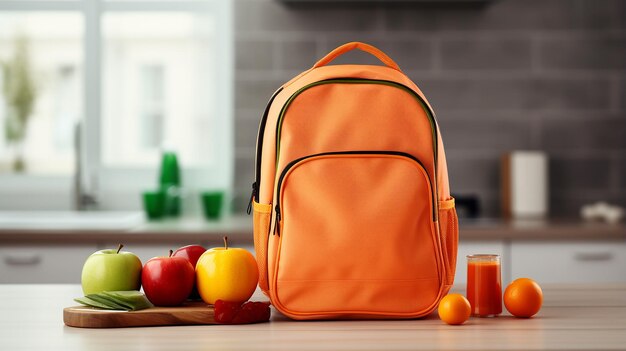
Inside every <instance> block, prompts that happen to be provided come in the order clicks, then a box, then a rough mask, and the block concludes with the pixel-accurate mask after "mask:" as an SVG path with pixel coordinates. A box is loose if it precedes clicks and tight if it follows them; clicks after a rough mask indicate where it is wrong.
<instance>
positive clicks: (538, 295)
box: [504, 278, 543, 318]
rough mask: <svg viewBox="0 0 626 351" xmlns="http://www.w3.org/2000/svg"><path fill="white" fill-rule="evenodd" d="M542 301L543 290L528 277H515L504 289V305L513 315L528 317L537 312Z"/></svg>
mask: <svg viewBox="0 0 626 351" xmlns="http://www.w3.org/2000/svg"><path fill="white" fill-rule="evenodd" d="M542 303H543V292H542V291H541V287H540V286H539V284H537V282H535V281H534V280H532V279H529V278H519V279H515V280H514V281H513V282H511V284H509V286H507V287H506V290H505V291H504V306H506V309H507V311H509V313H511V314H512V315H514V316H515V317H522V318H529V317H532V316H534V315H535V314H537V312H539V310H540V309H541V304H542Z"/></svg>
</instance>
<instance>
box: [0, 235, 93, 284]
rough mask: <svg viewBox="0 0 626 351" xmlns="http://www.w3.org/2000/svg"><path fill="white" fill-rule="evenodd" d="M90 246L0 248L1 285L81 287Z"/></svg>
mask: <svg viewBox="0 0 626 351" xmlns="http://www.w3.org/2000/svg"><path fill="white" fill-rule="evenodd" d="M96 250H97V246H96V244H93V245H89V244H85V245H54V246H32V245H6V246H2V247H0V283H80V275H81V272H82V269H83V263H84V262H85V259H87V257H89V255H91V254H92V253H93V252H94V251H96Z"/></svg>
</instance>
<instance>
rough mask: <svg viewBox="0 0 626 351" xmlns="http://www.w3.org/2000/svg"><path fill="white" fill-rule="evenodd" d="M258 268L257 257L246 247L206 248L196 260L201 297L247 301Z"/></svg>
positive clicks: (205, 300) (210, 302) (197, 281)
mask: <svg viewBox="0 0 626 351" xmlns="http://www.w3.org/2000/svg"><path fill="white" fill-rule="evenodd" d="M258 280H259V269H258V267H257V264H256V260H255V259H254V256H252V254H251V253H250V252H248V251H247V250H244V249H238V248H234V247H229V246H228V241H227V238H224V247H217V248H212V249H210V250H207V251H205V252H204V253H203V254H202V256H200V258H199V259H198V263H196V286H197V287H198V292H199V293H200V297H201V298H202V300H203V301H204V302H206V303H208V304H211V305H212V304H214V303H215V301H217V300H224V301H229V302H244V301H247V300H248V299H249V298H250V296H252V294H253V293H254V290H255V289H256V286H257V282H258Z"/></svg>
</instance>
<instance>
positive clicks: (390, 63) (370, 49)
mask: <svg viewBox="0 0 626 351" xmlns="http://www.w3.org/2000/svg"><path fill="white" fill-rule="evenodd" d="M354 49H359V50H361V51H364V52H367V53H368V54H371V55H373V56H375V57H376V58H377V59H379V60H380V62H382V63H384V64H385V66H387V67H389V68H393V69H395V70H396V71H399V72H402V70H400V66H398V64H397V63H396V62H395V61H394V60H392V59H391V57H389V56H387V54H385V53H384V52H382V51H381V50H380V49H378V48H376V47H374V46H372V45H369V44H365V43H361V42H358V41H353V42H351V43H346V44H343V45H341V46H339V47H338V48H336V49H335V50H333V51H331V52H330V53H328V55H326V56H324V57H323V58H322V59H321V60H319V61H317V62H316V63H315V65H313V68H318V67H322V66H326V65H327V64H329V63H330V62H331V61H332V60H334V59H336V58H337V57H339V56H341V55H343V54H345V53H347V52H349V51H352V50H354Z"/></svg>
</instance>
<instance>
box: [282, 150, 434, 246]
mask: <svg viewBox="0 0 626 351" xmlns="http://www.w3.org/2000/svg"><path fill="white" fill-rule="evenodd" d="M332 155H392V156H402V157H406V158H409V159H411V160H413V161H415V162H417V163H418V164H419V165H420V166H421V167H422V168H423V169H424V172H425V173H426V176H427V178H428V184H429V185H430V188H431V192H430V201H431V204H432V207H433V217H434V218H433V220H435V219H436V216H437V215H436V211H435V210H434V209H436V207H435V197H434V195H433V191H434V189H433V187H432V183H431V181H430V174H429V173H428V170H427V169H426V167H424V164H423V163H422V162H421V161H420V160H418V159H417V157H415V156H413V155H411V154H408V153H406V152H401V151H368V150H359V151H332V152H322V153H319V154H313V155H307V156H303V157H300V158H297V159H295V160H293V161H291V162H289V163H288V164H287V165H286V166H285V168H283V170H282V172H280V177H279V178H278V185H277V187H276V194H277V195H276V196H277V199H276V206H275V207H274V211H275V213H276V217H275V222H274V233H273V234H274V235H278V236H280V229H279V224H280V219H281V212H280V191H281V188H282V186H283V180H284V179H285V176H286V175H287V172H289V170H290V169H291V168H293V167H294V166H295V165H296V164H298V163H300V162H301V161H304V160H306V159H309V158H312V157H319V156H332Z"/></svg>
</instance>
